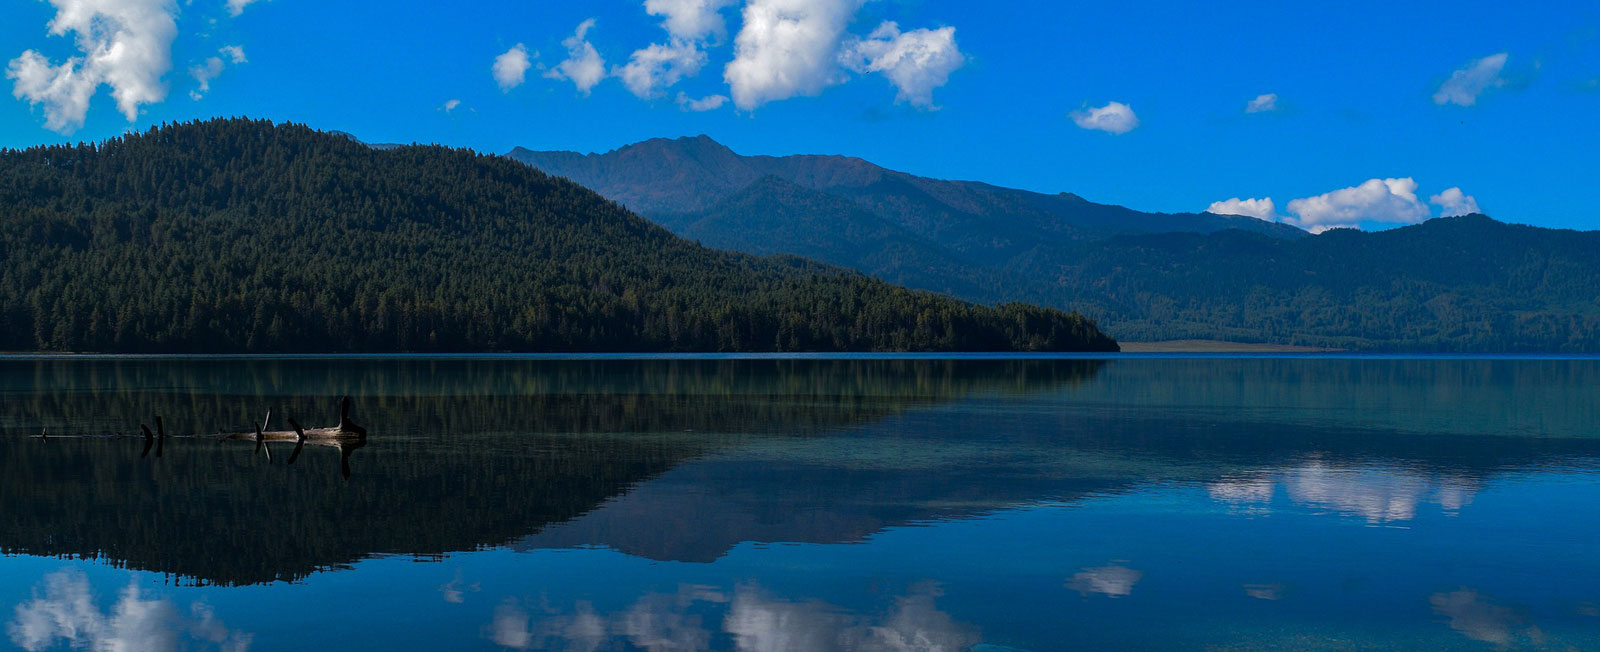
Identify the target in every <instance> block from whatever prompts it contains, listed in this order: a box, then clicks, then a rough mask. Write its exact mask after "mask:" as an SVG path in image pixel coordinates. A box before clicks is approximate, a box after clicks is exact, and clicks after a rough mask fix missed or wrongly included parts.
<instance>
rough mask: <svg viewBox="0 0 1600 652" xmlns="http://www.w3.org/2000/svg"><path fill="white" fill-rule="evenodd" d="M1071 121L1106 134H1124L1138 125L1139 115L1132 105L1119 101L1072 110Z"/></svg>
mask: <svg viewBox="0 0 1600 652" xmlns="http://www.w3.org/2000/svg"><path fill="white" fill-rule="evenodd" d="M1072 121H1073V122H1075V123H1077V124H1078V126H1079V127H1082V128H1084V129H1094V130H1098V131H1104V132H1106V133H1108V134H1113V135H1116V134H1125V133H1128V132H1130V131H1133V130H1134V129H1135V128H1137V127H1138V126H1139V116H1137V115H1134V113H1133V107H1130V106H1128V105H1126V104H1123V103H1121V102H1111V103H1109V104H1106V105H1105V106H1101V107H1095V108H1090V109H1084V110H1079V111H1073V112H1072Z"/></svg>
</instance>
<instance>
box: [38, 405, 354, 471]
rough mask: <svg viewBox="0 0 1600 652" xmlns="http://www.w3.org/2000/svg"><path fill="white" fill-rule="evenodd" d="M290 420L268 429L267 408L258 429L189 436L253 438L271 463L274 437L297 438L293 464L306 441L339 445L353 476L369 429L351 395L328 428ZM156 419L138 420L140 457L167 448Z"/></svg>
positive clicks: (163, 431) (341, 467)
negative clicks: (284, 426)
mask: <svg viewBox="0 0 1600 652" xmlns="http://www.w3.org/2000/svg"><path fill="white" fill-rule="evenodd" d="M287 421H288V422H289V427H290V428H292V430H269V429H268V428H270V427H271V425H272V411H271V410H268V411H267V418H266V419H263V420H262V422H261V423H260V424H251V425H252V426H253V427H254V428H255V432H252V433H226V432H218V433H217V434H215V435H191V436H190V437H191V438H194V439H217V440H223V441H253V442H255V444H256V451H257V452H265V453H266V455H267V463H269V464H270V463H272V445H271V442H275V441H277V442H287V441H292V442H294V444H295V445H294V451H293V452H292V453H290V454H289V459H288V460H286V462H287V463H288V464H294V463H295V460H297V459H299V458H300V451H302V450H304V448H305V446H306V444H311V445H313V446H327V447H330V448H337V449H339V470H340V472H341V473H343V474H344V476H345V477H347V478H348V477H350V453H351V452H352V451H354V450H355V449H357V448H361V447H362V446H366V445H367V429H366V428H363V427H361V426H359V425H356V423H355V422H354V421H351V420H350V398H349V397H344V398H342V399H340V400H339V424H338V425H335V426H328V427H326V428H302V427H301V426H300V424H298V423H295V420H294V419H288V420H287ZM155 422H156V429H155V432H151V431H150V426H147V425H144V424H139V431H140V433H141V434H142V436H143V437H144V450H142V451H140V453H139V457H147V456H149V455H150V449H151V448H154V449H155V451H156V457H161V455H162V453H164V452H165V450H166V444H167V428H166V424H165V423H164V422H163V421H162V419H161V417H159V416H158V417H156V419H155ZM97 436H104V435H70V436H69V437H73V438H82V437H97ZM115 436H116V437H121V436H122V433H117V434H116V435H115ZM35 437H37V438H39V439H40V440H42V441H48V440H50V439H52V437H50V436H49V431H48V430H45V431H43V432H41V433H40V434H38V435H35Z"/></svg>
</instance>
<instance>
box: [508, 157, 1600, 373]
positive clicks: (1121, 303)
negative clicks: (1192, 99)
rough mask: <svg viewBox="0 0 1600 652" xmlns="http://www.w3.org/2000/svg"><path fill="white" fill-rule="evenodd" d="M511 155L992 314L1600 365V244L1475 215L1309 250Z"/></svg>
mask: <svg viewBox="0 0 1600 652" xmlns="http://www.w3.org/2000/svg"><path fill="white" fill-rule="evenodd" d="M508 156H509V157H511V158H513V159H516V160H519V161H522V162H524V163H527V164H529V165H532V166H533V167H536V168H539V169H541V170H543V171H545V172H547V173H549V174H552V175H556V176H563V177H567V178H569V179H571V180H573V181H575V182H577V183H579V184H582V185H585V186H588V187H590V188H592V189H594V190H596V191H597V192H599V193H600V194H602V195H604V196H606V197H608V198H610V199H612V200H614V201H617V202H620V203H622V204H624V205H626V206H628V207H631V208H633V209H634V210H636V211H638V212H640V213H641V214H642V215H644V216H645V217H648V218H650V219H652V220H654V221H656V222H657V223H659V224H661V225H663V226H666V227H667V228H668V229H670V230H672V231H673V232H675V233H677V234H679V235H681V236H684V237H687V238H691V239H695V240H698V241H700V242H702V243H704V244H707V245H711V246H714V247H719V248H724V249H732V250H736V251H744V252H749V253H755V254H777V253H792V254H796V255H801V256H806V257H810V258H814V259H817V260H821V261H824V262H828V263H833V264H836V265H841V266H845V267H850V268H852V269H856V270H860V271H862V272H865V273H868V274H871V275H873V276H876V277H878V278H882V279H884V280H887V281H890V282H893V283H898V284H903V285H907V286H910V287H916V288H922V289H929V290H935V291H940V292H947V293H950V294H954V295H956V296H959V297H962V298H966V299H969V300H973V301H978V302H985V303H995V302H1003V301H1018V300H1023V301H1031V302H1037V303H1041V304H1044V305H1050V306H1057V307H1070V308H1071V309H1073V310H1081V311H1083V312H1084V313H1085V314H1087V315H1088V316H1090V317H1092V318H1095V319H1097V320H1099V322H1100V324H1101V325H1102V327H1103V328H1105V329H1106V330H1107V332H1109V333H1110V334H1111V335H1113V336H1115V337H1117V338H1118V339H1122V340H1127V341H1150V340H1171V339H1220V340H1231V341H1240V342H1273V343H1281V344H1297V345H1305V346H1318V347H1339V348H1350V349H1357V350H1381V351H1481V352H1512V351H1523V352H1533V351H1539V352H1579V351H1582V352H1600V293H1597V292H1596V291H1594V290H1593V288H1596V287H1600V255H1597V254H1600V234H1596V233H1589V232H1575V231H1556V230H1551V229H1542V228H1536V227H1526V226H1516V225H1509V224H1504V223H1501V222H1497V221H1495V220H1493V219H1490V218H1488V217H1487V216H1483V215H1472V216H1465V217H1457V218H1447V219H1438V220H1431V221H1429V222H1426V223H1423V224H1420V225H1414V226H1409V227H1403V228H1398V229H1392V230H1388V231H1383V232H1377V233H1362V232H1357V231H1352V230H1345V229H1340V230H1335V231H1330V232H1327V233H1323V234H1321V235H1317V236H1312V235H1310V234H1308V233H1306V232H1304V231H1302V230H1300V229H1298V228H1295V227H1292V226H1289V225H1286V224H1280V223H1273V222H1266V221H1263V220H1257V219H1254V218H1249V217H1240V216H1222V215H1212V214H1209V213H1200V214H1187V213H1186V214H1162V213H1145V212H1141V211H1137V210H1133V209H1129V208H1124V207H1120V206H1110V205H1104V204H1096V203H1093V202H1090V201H1087V200H1085V199H1083V198H1082V197H1079V196H1077V195H1073V194H1068V193H1062V194H1059V195H1045V194H1040V193H1033V192H1028V191H1023V190H1014V189H1008V188H1001V187H997V186H992V185H988V184H983V183H977V182H967V181H942V180H938V179H929V178H925V177H918V176H915V175H911V174H906V173H903V172H896V171H893V170H888V169H885V168H882V167H879V166H877V165H874V164H872V163H869V162H866V161H863V160H860V159H856V158H849V157H843V156H785V157H771V156H741V155H739V154H737V153H735V152H733V151H732V150H729V149H728V148H727V147H724V146H722V145H721V144H719V143H717V142H716V141H714V140H712V139H710V138H708V137H705V136H699V137H694V138H680V139H675V140H667V139H656V140H649V141H645V142H642V143H638V144H635V145H629V146H626V147H622V148H619V149H617V150H614V151H612V152H608V153H604V154H578V153H574V152H535V151H531V150H528V149H524V148H517V149H516V150H513V151H512V152H511V153H510V154H508Z"/></svg>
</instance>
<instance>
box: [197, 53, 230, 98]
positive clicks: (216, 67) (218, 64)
mask: <svg viewBox="0 0 1600 652" xmlns="http://www.w3.org/2000/svg"><path fill="white" fill-rule="evenodd" d="M222 65H223V64H222V59H221V58H219V57H211V58H209V59H206V61H205V63H202V64H198V65H194V66H190V67H189V76H190V77H193V78H194V80H195V81H196V82H198V83H199V87H198V88H196V89H194V90H192V91H189V97H190V98H191V99H195V100H198V99H200V98H201V97H204V96H205V94H206V93H209V92H211V80H213V79H216V78H217V75H220V74H222Z"/></svg>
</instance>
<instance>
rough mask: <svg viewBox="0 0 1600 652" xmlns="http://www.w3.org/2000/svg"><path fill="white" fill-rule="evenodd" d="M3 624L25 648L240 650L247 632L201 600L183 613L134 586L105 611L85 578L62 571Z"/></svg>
mask: <svg viewBox="0 0 1600 652" xmlns="http://www.w3.org/2000/svg"><path fill="white" fill-rule="evenodd" d="M14 613H15V617H14V619H13V620H12V621H11V622H10V623H8V624H7V625H6V634H7V635H8V636H9V637H10V639H11V643H12V644H13V645H16V646H17V647H20V648H22V649H24V650H28V651H29V652H36V651H38V650H46V649H51V648H56V647H60V646H62V645H65V646H67V647H71V648H74V649H90V650H152V651H155V652H162V651H167V650H172V651H176V650H181V649H196V648H198V649H215V650H227V651H231V652H244V650H246V649H248V648H249V646H250V642H251V638H252V637H251V635H249V634H241V633H238V632H233V631H230V630H229V629H228V628H227V627H226V626H224V625H223V624H222V622H221V621H219V620H217V618H216V615H215V613H213V612H212V610H211V608H210V607H209V606H207V605H205V604H201V603H196V604H194V605H191V606H190V608H189V613H188V614H184V613H183V612H182V611H180V610H179V609H178V608H177V606H176V605H173V604H172V603H171V602H170V601H167V600H161V599H154V600H152V599H146V598H144V597H143V595H142V593H141V592H140V590H139V588H138V587H137V586H133V585H130V586H128V587H127V588H125V589H123V591H122V593H121V595H120V597H119V598H118V600H117V602H116V603H115V604H113V605H112V606H111V611H110V612H109V613H102V612H101V611H100V608H99V607H98V606H96V605H95V596H94V592H93V590H92V589H91V588H90V586H89V580H88V578H87V577H86V576H84V575H83V574H82V573H79V572H75V571H62V572H58V573H51V574H49V575H46V576H45V577H44V581H43V582H42V585H41V586H40V587H37V588H36V589H35V591H34V598H33V599H32V600H29V601H28V602H24V603H22V604H19V605H17V607H16V609H15V610H14Z"/></svg>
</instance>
